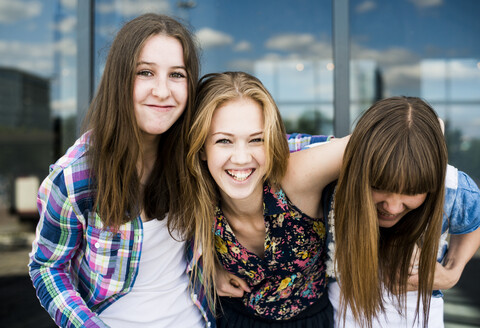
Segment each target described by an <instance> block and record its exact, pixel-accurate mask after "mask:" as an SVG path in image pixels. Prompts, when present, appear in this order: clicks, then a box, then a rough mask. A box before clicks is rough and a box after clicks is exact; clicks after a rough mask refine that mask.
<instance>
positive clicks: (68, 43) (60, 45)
mask: <svg viewBox="0 0 480 328" xmlns="http://www.w3.org/2000/svg"><path fill="white" fill-rule="evenodd" d="M55 50H56V51H58V52H59V53H60V54H62V55H64V56H74V55H76V54H77V42H76V40H74V39H72V38H63V39H61V40H60V41H58V42H57V43H55Z"/></svg>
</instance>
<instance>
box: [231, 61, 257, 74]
mask: <svg viewBox="0 0 480 328" xmlns="http://www.w3.org/2000/svg"><path fill="white" fill-rule="evenodd" d="M227 66H228V69H229V70H233V71H243V72H247V73H250V74H253V66H254V61H253V60H248V59H237V60H232V61H230V62H228V64H227Z"/></svg>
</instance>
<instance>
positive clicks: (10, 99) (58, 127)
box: [0, 0, 77, 216]
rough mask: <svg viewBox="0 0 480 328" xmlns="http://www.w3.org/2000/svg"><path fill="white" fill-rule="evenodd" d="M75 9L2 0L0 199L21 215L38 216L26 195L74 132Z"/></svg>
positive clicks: (57, 3) (66, 4)
mask: <svg viewBox="0 0 480 328" xmlns="http://www.w3.org/2000/svg"><path fill="white" fill-rule="evenodd" d="M76 8H77V2H76V1H75V0H69V1H60V0H59V1H34V2H32V1H29V2H28V3H27V1H2V9H1V10H0V149H1V156H0V185H1V186H2V187H1V188H0V203H1V204H2V206H4V205H5V206H7V207H9V206H11V207H12V208H13V209H14V210H16V211H19V210H21V211H22V213H23V214H25V215H27V214H28V215H32V216H33V215H38V214H37V209H36V199H35V198H36V197H33V198H32V197H29V196H26V195H31V194H32V191H33V195H36V192H37V189H38V183H39V180H41V179H43V178H44V177H45V176H46V175H47V174H48V166H49V165H50V164H52V163H53V162H54V161H55V160H56V159H57V158H58V157H59V156H60V155H61V154H62V153H63V152H64V150H65V149H66V147H68V146H69V145H70V144H71V143H72V141H73V140H74V138H75V114H76V21H77V18H76V17H77V16H76V14H77V13H76ZM15 183H17V186H20V187H18V188H21V189H22V190H23V192H22V193H20V194H19V195H18V197H15V191H17V190H16V189H15V188H14V186H15ZM22 186H23V187H22ZM24 188H27V189H24ZM22 197H24V199H22ZM25 197H27V198H28V199H26V198H25ZM27 212H29V213H27ZM22 213H20V214H22Z"/></svg>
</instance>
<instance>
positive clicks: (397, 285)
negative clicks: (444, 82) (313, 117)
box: [324, 97, 480, 328]
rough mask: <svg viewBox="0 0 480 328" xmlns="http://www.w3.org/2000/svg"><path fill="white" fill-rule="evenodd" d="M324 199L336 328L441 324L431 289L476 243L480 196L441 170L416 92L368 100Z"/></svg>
mask: <svg viewBox="0 0 480 328" xmlns="http://www.w3.org/2000/svg"><path fill="white" fill-rule="evenodd" d="M445 176H446V180H445ZM324 196H325V197H324V199H325V200H326V204H325V210H326V212H325V216H327V217H328V218H329V219H328V223H329V229H330V232H332V235H333V236H334V240H331V241H330V242H329V243H330V245H329V248H330V249H331V250H333V249H334V250H335V252H334V255H333V254H331V257H332V261H331V263H330V264H331V266H330V267H329V270H328V273H329V274H330V276H331V277H334V276H336V277H337V278H338V280H337V282H332V283H330V284H329V297H330V300H331V302H332V304H333V306H334V308H335V321H336V326H338V327H372V326H373V327H383V328H387V327H388V328H390V327H398V328H400V327H418V326H420V327H421V326H427V325H428V326H429V327H435V328H438V327H443V300H442V298H441V293H440V292H439V291H435V292H434V291H433V290H434V289H441V288H442V289H443V288H451V287H452V286H453V285H454V284H455V283H456V282H457V281H458V279H459V278H460V275H461V273H462V271H463V268H464V266H465V264H466V263H467V262H468V261H469V259H470V258H471V257H472V256H473V254H474V253H475V251H476V250H477V249H478V247H479V246H480V229H478V227H479V226H480V192H479V190H478V187H477V186H476V184H475V183H474V182H473V181H472V180H471V179H470V178H469V177H468V176H467V175H466V174H464V173H463V172H459V171H457V170H456V169H455V168H453V167H451V166H448V169H447V150H446V145H445V141H444V136H443V133H442V129H441V125H440V124H439V121H438V118H437V115H436V113H435V112H434V110H433V109H432V108H431V107H430V106H429V105H428V104H427V103H426V102H424V101H423V100H421V99H419V98H415V97H392V98H387V99H384V100H381V101H379V102H377V103H375V104H374V105H372V107H370V108H369V109H368V110H367V111H366V112H365V114H363V115H362V117H361V118H360V120H359V121H358V124H357V125H356V127H355V130H354V132H353V133H352V135H351V138H350V141H349V144H348V146H347V148H346V150H345V155H344V159H343V166H342V170H341V174H340V178H339V180H338V184H337V185H336V187H335V186H334V185H332V186H328V187H327V188H326V190H325V195H324ZM444 200H445V202H444ZM447 233H451V234H452V236H451V239H450V247H449V250H448V253H446V250H447V243H446V235H447ZM445 254H446V256H445ZM437 259H438V262H442V261H443V265H441V264H440V263H438V262H437ZM334 264H336V268H335V267H334V266H333V265H334ZM432 293H433V296H432Z"/></svg>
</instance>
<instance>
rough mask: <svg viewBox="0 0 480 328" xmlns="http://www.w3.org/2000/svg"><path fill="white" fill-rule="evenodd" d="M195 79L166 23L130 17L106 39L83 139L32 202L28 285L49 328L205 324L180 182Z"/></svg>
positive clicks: (183, 44)
mask: <svg viewBox="0 0 480 328" xmlns="http://www.w3.org/2000/svg"><path fill="white" fill-rule="evenodd" d="M198 71H199V64H198V57H197V50H196V47H195V43H194V41H193V39H192V36H191V34H190V33H189V31H188V30H187V29H186V28H185V27H184V26H183V25H182V24H180V23H179V22H178V21H176V20H174V19H172V18H170V17H167V16H164V15H157V14H145V15H142V16H139V17H137V18H135V19H133V20H131V21H130V22H128V23H126V24H125V25H124V26H123V27H122V29H120V31H119V32H118V34H117V36H116V37H115V40H114V41H113V43H112V46H111V48H110V51H109V55H108V58H107V61H106V64H105V70H104V73H103V76H102V80H101V82H100V85H99V89H98V91H97V94H96V97H95V99H94V100H93V102H92V104H91V107H90V109H89V115H88V120H87V123H88V132H86V133H85V134H83V135H82V136H81V137H80V138H79V139H78V140H77V142H76V143H75V144H74V145H73V146H72V147H71V148H70V149H69V150H68V151H67V153H66V154H65V155H64V156H63V157H62V158H60V159H59V160H58V161H57V162H56V163H55V164H54V165H52V166H51V168H50V174H49V175H48V177H47V178H46V179H45V180H44V181H43V183H42V185H41V187H40V190H39V195H38V205H39V212H40V222H39V223H38V227H37V236H36V239H35V241H34V243H33V249H32V253H31V254H30V264H29V266H30V276H31V279H32V281H33V284H34V287H35V288H36V292H37V295H38V298H39V300H40V302H41V304H42V306H43V307H44V308H45V309H46V310H47V311H48V312H49V314H50V315H51V317H52V318H53V319H54V320H55V322H56V324H57V325H58V326H61V327H109V326H113V327H205V326H207V325H210V326H212V327H213V326H214V324H215V322H212V320H211V319H212V318H211V316H210V312H209V310H208V308H206V307H205V305H206V303H205V302H204V301H203V298H202V296H203V295H204V293H203V291H202V290H201V285H199V284H197V285H196V287H198V288H199V290H197V291H195V292H191V291H190V290H189V288H188V285H189V278H188V276H187V275H186V273H185V272H186V270H187V261H188V259H186V258H185V257H184V253H185V242H184V241H183V240H186V239H188V238H191V237H192V231H191V228H192V226H193V224H192V223H190V222H186V221H184V217H182V216H181V215H180V214H181V210H182V208H183V207H182V206H183V202H182V200H181V199H180V197H179V196H180V188H179V185H178V180H177V179H178V176H182V175H184V170H183V168H184V158H185V153H184V152H183V148H182V147H181V145H182V144H183V141H184V136H185V131H188V126H186V123H188V122H189V116H190V114H191V111H192V108H193V107H192V104H193V101H194V98H195V90H196V84H197V79H198ZM167 213H168V217H167ZM189 254H190V255H193V254H192V253H191V252H190V253H189ZM188 268H189V269H191V268H192V267H191V266H189V267H188ZM189 272H196V270H194V271H191V270H189Z"/></svg>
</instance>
